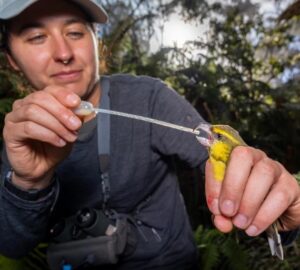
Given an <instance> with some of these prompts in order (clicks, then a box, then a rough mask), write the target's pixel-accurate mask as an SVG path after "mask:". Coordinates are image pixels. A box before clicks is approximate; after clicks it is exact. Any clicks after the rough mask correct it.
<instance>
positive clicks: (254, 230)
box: [246, 225, 258, 236]
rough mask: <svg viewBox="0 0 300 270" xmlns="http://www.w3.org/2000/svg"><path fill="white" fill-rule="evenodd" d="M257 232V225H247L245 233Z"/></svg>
mask: <svg viewBox="0 0 300 270" xmlns="http://www.w3.org/2000/svg"><path fill="white" fill-rule="evenodd" d="M257 232H258V229H257V227H256V226H254V225H251V226H249V228H248V229H247V230H246V233H247V234H248V235H249V236H256V235H257Z"/></svg>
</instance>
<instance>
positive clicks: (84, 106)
mask: <svg viewBox="0 0 300 270" xmlns="http://www.w3.org/2000/svg"><path fill="white" fill-rule="evenodd" d="M74 113H75V114H76V115H78V116H87V115H90V114H92V113H96V114H97V113H105V114H111V115H117V116H122V117H127V118H131V119H135V120H140V121H144V122H148V123H152V124H156V125H160V126H164V127H168V128H173V129H177V130H181V131H184V132H188V133H192V134H194V135H196V136H199V134H200V130H199V129H197V128H196V129H193V128H188V127H184V126H180V125H176V124H172V123H169V122H165V121H161V120H157V119H153V118H150V117H145V116H140V115H136V114H131V113H124V112H119V111H113V110H107V109H101V108H96V107H94V106H93V104H92V103H90V102H87V101H81V103H80V105H79V107H78V108H76V109H75V110H74Z"/></svg>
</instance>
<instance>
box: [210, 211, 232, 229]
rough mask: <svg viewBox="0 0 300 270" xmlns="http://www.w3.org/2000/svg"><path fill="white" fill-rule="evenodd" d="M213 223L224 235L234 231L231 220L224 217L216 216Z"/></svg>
mask: <svg viewBox="0 0 300 270" xmlns="http://www.w3.org/2000/svg"><path fill="white" fill-rule="evenodd" d="M213 223H214V225H215V227H216V228H217V229H218V230H219V231H221V232H223V233H229V232H231V231H232V229H233V225H232V221H231V219H230V218H227V217H224V216H222V215H216V216H214V217H213Z"/></svg>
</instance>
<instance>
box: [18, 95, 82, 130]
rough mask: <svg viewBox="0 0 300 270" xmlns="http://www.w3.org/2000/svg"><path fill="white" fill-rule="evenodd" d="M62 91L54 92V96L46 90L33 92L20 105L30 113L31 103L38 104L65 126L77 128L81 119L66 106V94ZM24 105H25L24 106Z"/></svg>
mask: <svg viewBox="0 0 300 270" xmlns="http://www.w3.org/2000/svg"><path fill="white" fill-rule="evenodd" d="M63 92H64V91H61V92H55V93H56V96H54V95H52V94H49V93H48V92H46V91H38V92H35V93H33V94H31V95H29V96H27V97H26V98H25V99H24V100H23V103H22V107H24V110H25V108H26V110H27V111H28V110H29V112H28V113H29V114H30V113H31V111H30V110H31V106H32V105H36V106H39V107H41V108H43V109H44V110H45V111H47V112H48V113H50V114H51V115H53V116H54V117H55V118H56V119H58V120H59V121H60V123H62V124H63V125H64V126H65V127H66V128H68V129H70V130H77V129H78V128H79V127H80V126H81V120H80V119H79V118H78V117H77V116H76V115H75V114H74V113H73V112H72V110H71V109H69V108H68V107H66V103H68V102H67V100H68V94H66V93H63ZM70 95H71V94H70ZM57 97H60V99H61V100H58V99H57ZM63 97H64V98H63ZM75 97H76V95H75ZM78 98H79V97H78ZM75 99H76V98H75ZM79 102H80V101H79ZM75 103H76V102H75ZM70 104H72V102H70ZM26 105H27V107H25V106H26ZM73 105H74V104H73ZM20 109H21V108H20Z"/></svg>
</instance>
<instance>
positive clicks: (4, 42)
mask: <svg viewBox="0 0 300 270" xmlns="http://www.w3.org/2000/svg"><path fill="white" fill-rule="evenodd" d="M0 50H1V51H9V46H8V32H7V25H6V23H5V22H4V21H0Z"/></svg>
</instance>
